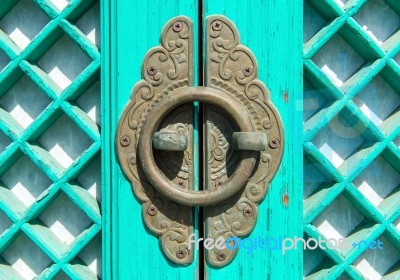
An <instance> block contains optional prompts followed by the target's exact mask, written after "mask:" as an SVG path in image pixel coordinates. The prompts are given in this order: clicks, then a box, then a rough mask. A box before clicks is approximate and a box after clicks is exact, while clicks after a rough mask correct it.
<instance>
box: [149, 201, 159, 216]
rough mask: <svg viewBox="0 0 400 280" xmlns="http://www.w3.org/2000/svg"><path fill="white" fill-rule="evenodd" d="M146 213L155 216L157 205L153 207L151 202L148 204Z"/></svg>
mask: <svg viewBox="0 0 400 280" xmlns="http://www.w3.org/2000/svg"><path fill="white" fill-rule="evenodd" d="M147 214H149V215H150V216H155V215H156V214H157V207H155V206H154V205H153V204H150V205H149V207H148V208H147Z"/></svg>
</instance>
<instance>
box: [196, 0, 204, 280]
mask: <svg viewBox="0 0 400 280" xmlns="http://www.w3.org/2000/svg"><path fill="white" fill-rule="evenodd" d="M198 8H199V13H198V24H197V26H198V38H199V41H198V50H199V52H198V69H197V73H198V74H197V75H198V80H199V86H204V40H203V37H204V34H203V33H204V26H203V24H204V11H203V0H198ZM198 106H199V107H198V108H199V112H198V113H199V115H198V120H199V124H198V129H199V146H198V147H199V173H198V175H199V176H200V178H199V182H200V184H199V189H200V190H203V189H204V186H205V185H204V178H205V176H204V175H205V170H204V168H205V166H204V164H205V162H206V159H205V157H206V155H205V151H206V149H205V146H204V144H205V138H204V137H205V133H204V130H205V123H204V121H205V119H204V105H203V103H199V104H198ZM198 213H199V219H198V223H199V224H198V225H199V238H201V237H204V234H205V232H204V208H203V207H199V211H198ZM204 253H205V252H204V247H203V246H199V279H205V275H204V272H205V259H204V258H205V254H204Z"/></svg>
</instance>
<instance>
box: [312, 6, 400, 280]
mask: <svg viewBox="0 0 400 280" xmlns="http://www.w3.org/2000/svg"><path fill="white" fill-rule="evenodd" d="M399 57H400V2H399V1H398V0H349V1H344V0H305V1H304V79H305V80H304V164H305V166H304V178H305V182H304V237H305V238H306V239H310V238H315V239H317V240H318V239H319V240H325V241H328V242H329V244H330V245H331V246H324V248H322V249H321V248H317V249H315V250H311V249H309V248H308V250H306V251H305V253H304V278H305V279H374V280H375V279H400V230H399V229H400V207H399V205H400V149H399V147H400V145H399V143H400V141H399V139H400V136H399V135H400V125H399V124H400V66H399V65H400V63H399V61H400V60H399Z"/></svg>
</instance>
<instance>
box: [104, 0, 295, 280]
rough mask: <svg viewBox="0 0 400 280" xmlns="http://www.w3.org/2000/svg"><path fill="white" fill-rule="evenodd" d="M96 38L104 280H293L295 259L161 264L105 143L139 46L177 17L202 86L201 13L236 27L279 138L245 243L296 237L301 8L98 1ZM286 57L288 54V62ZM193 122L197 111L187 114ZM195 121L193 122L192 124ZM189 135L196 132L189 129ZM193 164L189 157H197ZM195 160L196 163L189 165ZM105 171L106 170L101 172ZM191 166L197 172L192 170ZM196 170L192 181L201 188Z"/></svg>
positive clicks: (133, 75) (289, 255) (255, 256)
mask: <svg viewBox="0 0 400 280" xmlns="http://www.w3.org/2000/svg"><path fill="white" fill-rule="evenodd" d="M105 2H106V3H105V4H104V5H103V9H104V14H103V19H104V20H105V22H103V26H104V28H107V29H108V30H109V32H108V33H106V35H105V36H106V38H102V39H103V40H104V41H106V42H107V43H106V44H105V45H104V46H106V47H108V48H107V49H105V50H104V52H103V55H104V57H105V63H104V65H103V74H104V75H105V76H104V77H103V78H104V80H103V81H105V83H106V84H105V85H104V92H103V93H104V94H105V96H108V97H109V98H108V99H107V100H105V101H106V102H107V103H109V104H110V106H109V108H110V111H109V112H106V114H108V115H109V116H110V120H111V121H110V123H109V124H106V126H107V128H106V131H105V136H104V137H105V139H106V140H107V141H109V142H108V143H109V145H110V146H109V147H110V150H109V151H108V150H107V151H106V152H105V156H106V157H105V161H103V162H105V164H108V159H111V165H110V166H109V170H110V173H109V174H108V175H109V177H108V178H105V179H106V180H107V182H109V184H110V186H111V187H110V189H109V190H107V192H108V193H105V194H103V196H104V197H106V199H108V198H109V199H110V200H111V201H109V205H110V206H109V207H108V209H107V210H106V211H109V214H108V221H107V222H106V223H111V231H110V232H106V234H105V235H106V236H109V240H107V242H106V244H105V245H106V247H105V248H104V249H105V250H104V251H103V252H105V253H106V254H110V255H109V256H103V258H111V260H112V261H111V262H110V263H109V264H108V267H107V268H106V271H107V276H112V277H113V278H114V279H203V278H207V279H223V278H226V277H229V278H233V279H265V278H268V279H300V278H301V275H302V251H301V250H290V251H287V252H285V254H282V252H281V251H280V250H254V251H253V252H251V253H246V252H245V251H244V250H239V253H238V255H237V256H236V258H235V259H234V260H233V262H231V263H230V264H229V265H227V266H225V267H223V268H215V267H213V266H211V265H209V264H208V263H207V262H206V261H205V259H204V250H202V249H200V250H197V251H195V256H194V261H193V262H192V263H191V264H189V265H187V266H181V265H176V264H174V263H172V262H170V261H169V260H168V259H167V258H166V256H165V255H163V253H162V250H161V249H160V244H159V242H158V241H157V237H155V236H154V235H152V234H151V233H150V232H149V231H148V230H147V228H146V226H145V224H144V222H143V218H142V216H141V212H142V209H141V203H140V202H139V201H138V200H137V199H136V198H135V196H134V194H133V192H132V187H131V185H130V183H129V181H128V180H127V178H126V177H125V176H124V175H123V172H122V170H121V168H120V165H119V163H118V161H117V159H116V150H115V147H114V145H115V144H114V137H115V133H116V129H117V124H118V120H119V117H120V116H121V113H122V110H123V109H124V107H125V105H126V104H127V102H128V100H129V97H130V94H131V91H132V88H133V86H134V85H135V83H136V82H137V81H139V80H140V79H141V66H142V62H143V58H144V56H145V54H146V52H147V51H148V49H149V48H151V47H154V46H157V45H159V40H160V39H159V38H160V37H159V36H160V32H161V30H162V28H163V26H164V25H165V23H166V22H167V21H168V20H170V19H171V18H173V17H176V16H186V17H188V18H190V19H191V21H192V22H193V24H194V57H195V67H194V72H195V76H194V77H195V78H194V84H195V85H203V80H204V77H203V70H202V69H203V68H202V67H203V62H204V61H203V57H204V56H205V53H204V52H205V47H203V44H204V40H203V38H204V36H205V34H204V27H203V26H204V24H205V20H206V18H207V16H209V15H215V14H219V15H224V16H226V17H227V18H229V19H230V20H231V21H232V22H233V23H234V24H236V26H237V28H238V30H239V32H240V40H241V43H242V44H243V45H245V46H247V47H249V48H250V49H251V50H252V51H253V53H254V55H255V57H256V58H257V60H258V65H259V73H258V78H259V79H260V80H262V81H263V82H264V83H265V84H266V85H267V87H268V88H269V90H270V91H271V99H272V101H273V102H274V104H275V105H276V106H277V108H278V110H279V112H280V114H281V117H282V120H283V126H284V131H285V144H284V145H285V147H284V156H283V160H282V165H281V166H280V168H279V171H278V173H277V175H276V176H275V178H274V179H273V181H272V183H271V184H270V190H269V192H268V194H267V196H266V198H265V201H264V202H263V203H262V204H261V205H260V207H259V217H258V223H257V225H256V228H255V229H254V231H253V232H252V233H251V235H250V236H249V237H251V238H254V239H255V240H256V239H257V238H266V237H275V238H287V237H295V236H298V237H301V236H302V223H301V213H302V210H301V209H302V201H301V197H302V196H301V192H302V191H301V190H302V188H301V186H302V172H301V165H302V156H301V153H302V149H301V141H299V139H301V135H302V125H301V122H302V120H301V116H302V113H301V104H302V103H301V90H302V60H301V51H302V38H301V37H302V35H301V34H302V33H301V30H302V18H301V16H302V13H301V11H302V4H301V1H189V0H188V1H158V0H156V1H105ZM289 54H290V55H289ZM197 114H198V112H197ZM197 120H201V116H197ZM194 133H195V135H196V133H198V126H195V131H194ZM197 156H198V155H197ZM195 160H196V159H195ZM105 168H106V169H107V167H105ZM198 169H199V167H197V170H198ZM201 180H202V179H201V177H200V174H199V172H197V174H196V179H195V181H196V182H197V188H199V186H198V184H200V182H201ZM194 220H195V223H194V232H195V233H196V236H197V238H201V237H203V236H204V234H203V229H204V225H202V220H201V218H199V211H198V210H196V211H195V213H194Z"/></svg>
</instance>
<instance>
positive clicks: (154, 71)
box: [147, 66, 157, 76]
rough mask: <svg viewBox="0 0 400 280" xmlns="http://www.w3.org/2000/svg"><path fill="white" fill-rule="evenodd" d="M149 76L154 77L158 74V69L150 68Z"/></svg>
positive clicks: (148, 69)
mask: <svg viewBox="0 0 400 280" xmlns="http://www.w3.org/2000/svg"><path fill="white" fill-rule="evenodd" d="M147 74H149V75H150V76H154V75H155V74H157V68H156V67H154V66H150V67H149V68H147Z"/></svg>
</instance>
